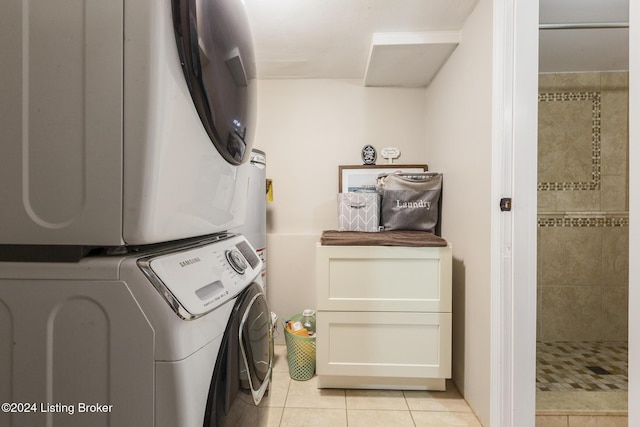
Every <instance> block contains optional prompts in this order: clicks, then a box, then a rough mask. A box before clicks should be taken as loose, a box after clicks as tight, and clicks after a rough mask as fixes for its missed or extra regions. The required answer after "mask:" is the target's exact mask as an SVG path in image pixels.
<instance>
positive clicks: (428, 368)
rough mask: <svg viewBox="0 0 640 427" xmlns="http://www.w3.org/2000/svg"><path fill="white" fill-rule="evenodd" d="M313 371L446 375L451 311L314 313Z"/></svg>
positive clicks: (397, 375)
mask: <svg viewBox="0 0 640 427" xmlns="http://www.w3.org/2000/svg"><path fill="white" fill-rule="evenodd" d="M316 352H317V354H316V357H317V367H316V372H317V373H318V375H343V376H368V377H396V378H402V377H405V378H407V377H408V378H412V377H413V378H450V377H451V313H393V312H370V313H367V312H364V313H362V312H358V313H345V312H331V311H329V312H324V311H320V312H318V313H317V338H316Z"/></svg>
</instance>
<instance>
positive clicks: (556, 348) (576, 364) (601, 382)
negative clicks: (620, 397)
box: [536, 342, 628, 391]
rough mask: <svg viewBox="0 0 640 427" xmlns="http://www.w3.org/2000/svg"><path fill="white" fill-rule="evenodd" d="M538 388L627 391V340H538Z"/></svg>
mask: <svg viewBox="0 0 640 427" xmlns="http://www.w3.org/2000/svg"><path fill="white" fill-rule="evenodd" d="M536 347H537V350H536V351H537V354H536V359H537V365H536V380H537V381H536V388H537V390H538V391H626V390H627V383H628V356H627V353H628V346H627V343H626V342H559V343H544V342H538V343H537V346H536Z"/></svg>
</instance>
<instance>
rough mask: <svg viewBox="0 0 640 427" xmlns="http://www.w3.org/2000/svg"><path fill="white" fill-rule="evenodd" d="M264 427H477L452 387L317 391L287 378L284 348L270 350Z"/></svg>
mask: <svg viewBox="0 0 640 427" xmlns="http://www.w3.org/2000/svg"><path fill="white" fill-rule="evenodd" d="M263 405H264V408H265V410H266V412H267V414H268V424H267V426H268V427H294V426H295V427H323V426H327V427H361V426H362V427H377V426H381V427H405V426H406V427H446V426H460V427H463V426H464V427H481V424H480V422H479V421H478V419H477V418H476V417H475V415H474V414H473V412H472V411H471V409H470V408H469V406H468V405H467V402H465V400H464V399H463V398H462V397H461V395H460V393H458V391H457V390H456V388H455V386H454V385H453V383H451V382H448V383H447V391H444V392H437V391H434V392H427V391H401V390H342V389H322V390H321V389H318V388H317V377H314V378H312V379H310V380H308V381H295V380H292V379H291V378H290V376H289V368H288V365H287V355H286V346H284V345H276V346H275V362H274V369H273V381H272V385H271V389H270V391H269V395H268V396H267V397H266V398H265V400H264V401H263Z"/></svg>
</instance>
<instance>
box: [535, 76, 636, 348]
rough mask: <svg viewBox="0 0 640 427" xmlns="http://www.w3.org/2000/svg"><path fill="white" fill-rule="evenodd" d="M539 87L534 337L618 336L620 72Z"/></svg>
mask: <svg viewBox="0 0 640 427" xmlns="http://www.w3.org/2000/svg"><path fill="white" fill-rule="evenodd" d="M539 90H540V102H539V110H538V111H539V132H538V135H539V142H538V152H539V153H538V158H539V162H538V325H537V326H538V340H540V341H546V342H554V341H603V340H605V341H626V340H627V334H628V327H627V325H628V322H627V306H628V283H629V282H628V273H629V262H628V259H629V250H628V244H629V229H628V224H629V221H628V208H629V197H628V196H629V185H628V164H629V162H628V149H629V146H628V139H629V135H628V111H627V105H628V73H627V72H618V73H572V74H542V75H540V83H539Z"/></svg>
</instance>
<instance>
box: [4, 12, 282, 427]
mask: <svg viewBox="0 0 640 427" xmlns="http://www.w3.org/2000/svg"><path fill="white" fill-rule="evenodd" d="M10 3H11V4H10V5H8V7H6V8H4V11H3V14H2V25H0V55H2V58H3V60H2V62H0V75H1V76H2V78H0V93H2V96H0V129H2V135H0V198H1V199H2V204H0V224H2V226H1V227H0V403H5V404H7V405H8V406H5V405H3V406H2V411H1V412H0V425H2V426H4V425H11V426H13V427H21V426H30V427H31V426H65V427H67V426H70V427H73V426H89V425H90V426H113V427H127V426H132V427H133V426H135V427H138V426H149V427H152V426H153V427H192V426H194V427H200V426H203V425H206V426H208V427H222V426H237V427H244V426H254V425H256V426H257V425H258V423H259V422H260V421H259V420H260V415H261V409H262V408H261V406H260V405H259V404H260V401H261V398H262V396H263V395H264V393H265V392H266V390H267V388H268V386H269V379H270V373H271V360H272V354H271V345H270V339H269V338H270V337H269V334H270V333H271V328H272V325H271V320H270V312H269V310H268V308H267V302H266V299H265V297H264V293H263V292H262V289H261V288H260V286H259V285H257V284H255V283H254V281H255V280H256V278H257V277H258V275H259V274H260V271H261V269H262V262H261V260H260V258H259V257H258V256H257V255H256V253H255V249H254V248H253V247H252V246H251V244H250V243H249V242H248V241H247V239H246V238H244V237H243V236H241V235H239V234H235V233H231V232H229V230H232V229H234V228H237V227H238V226H239V225H241V224H242V223H243V221H244V218H245V211H246V200H247V192H248V185H249V177H248V170H247V168H244V167H242V166H243V165H244V164H246V162H247V161H248V159H249V155H250V151H251V147H252V134H253V124H254V122H253V117H254V111H253V110H254V106H255V102H254V99H253V96H254V90H255V65H254V57H253V50H252V40H251V35H250V32H249V28H248V23H247V18H246V14H245V11H244V7H243V4H242V1H241V0H135V1H124V0H119V1H118V0H115V1H82V2H69V1H62V0H48V1H40V2H34V1H29V0H15V1H11V2H10ZM244 404H246V406H243V405H244Z"/></svg>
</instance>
